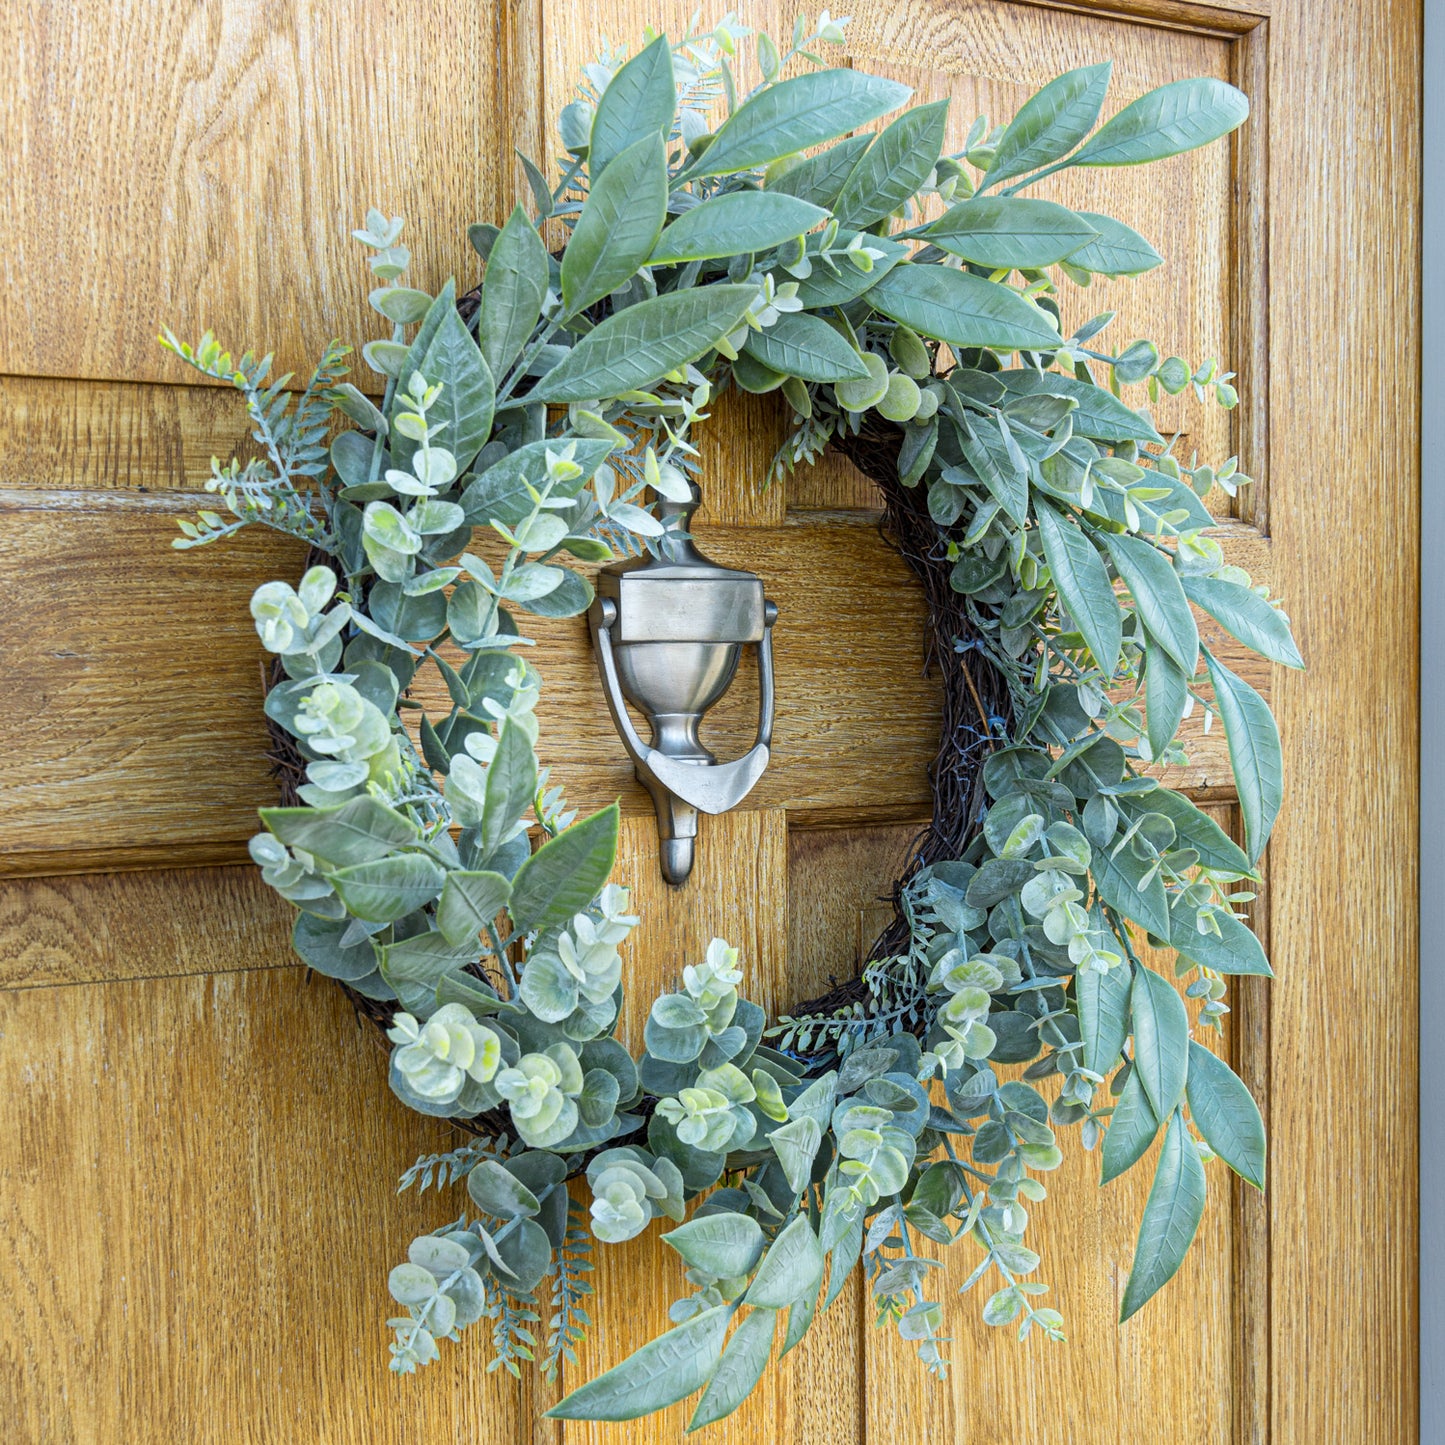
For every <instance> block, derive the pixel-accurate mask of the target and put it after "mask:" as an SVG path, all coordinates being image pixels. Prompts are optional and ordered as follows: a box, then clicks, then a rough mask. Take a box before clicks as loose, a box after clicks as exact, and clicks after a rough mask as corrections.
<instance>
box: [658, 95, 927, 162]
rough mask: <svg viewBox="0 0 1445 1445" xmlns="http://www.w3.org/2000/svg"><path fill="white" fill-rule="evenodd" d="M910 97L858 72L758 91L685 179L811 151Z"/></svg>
mask: <svg viewBox="0 0 1445 1445" xmlns="http://www.w3.org/2000/svg"><path fill="white" fill-rule="evenodd" d="M912 94H913V92H912V91H911V90H910V89H909V88H908V87H907V86H906V85H900V84H899V83H898V82H897V81H894V80H884V79H882V78H880V77H879V76H876V75H865V74H864V73H863V72H862V71H861V70H841V69H840V70H814V71H809V72H806V73H805V74H803V75H795V76H794V77H793V78H792V79H791V80H784V81H781V82H779V83H778V84H777V85H772V86H769V87H768V88H767V89H766V90H763V91H760V92H759V93H758V94H757V95H755V96H754V97H753V98H752V99H751V100H749V101H745V102H744V103H743V104H742V105H740V106H739V107H738V108H737V110H735V111H734V112H733V114H732V115H731V116H729V117H728V119H727V120H725V121H724V122H723V123H722V125H721V126H719V127H718V130H717V133H716V134H715V135H714V136H713V139H712V144H711V145H709V146H708V148H707V150H706V151H704V152H703V155H702V158H701V160H700V161H699V162H698V163H697V164H696V166H695V167H689V169H688V172H687V174H688V176H689V177H692V178H697V177H701V176H723V175H731V174H733V173H734V172H736V171H745V170H751V169H753V168H754V167H756V166H766V165H770V164H771V163H772V162H773V161H775V160H780V159H781V158H782V157H783V156H788V155H792V154H793V153H794V152H795V151H803V150H810V149H811V148H812V147H813V146H817V145H822V144H824V142H826V141H830V140H833V139H834V138H835V137H837V136H840V135H842V134H843V133H844V132H845V131H850V130H857V129H858V128H859V127H860V126H864V125H867V124H868V122H869V121H873V120H877V119H878V117H879V116H881V115H886V114H887V113H888V112H889V111H890V110H896V109H897V108H898V107H899V106H900V105H903V104H904V103H905V102H906V101H907V100H908V98H909V96H911V95H912Z"/></svg>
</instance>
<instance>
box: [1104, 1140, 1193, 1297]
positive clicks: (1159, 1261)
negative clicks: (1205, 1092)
mask: <svg viewBox="0 0 1445 1445" xmlns="http://www.w3.org/2000/svg"><path fill="white" fill-rule="evenodd" d="M1204 1191H1205V1183H1204V1165H1203V1164H1202V1163H1201V1162H1200V1158H1199V1150H1198V1148H1197V1147H1196V1146H1195V1143H1194V1140H1193V1138H1191V1137H1190V1134H1189V1130H1188V1129H1187V1128H1186V1127H1185V1124H1184V1117H1183V1115H1182V1114H1178V1113H1176V1114H1175V1115H1174V1117H1173V1118H1172V1119H1170V1121H1169V1128H1168V1130H1167V1132H1166V1133H1165V1135H1164V1147H1163V1148H1162V1149H1161V1150H1160V1151H1159V1165H1158V1167H1157V1168H1156V1169H1155V1171H1154V1183H1153V1185H1152V1186H1151V1188H1150V1190H1149V1200H1148V1202H1147V1203H1146V1204H1145V1206H1144V1218H1143V1219H1142V1221H1141V1222H1140V1224H1139V1242H1138V1244H1137V1246H1136V1247H1135V1250H1134V1264H1133V1267H1132V1268H1131V1269H1130V1271H1129V1282H1128V1284H1127V1285H1125V1287H1124V1301H1123V1305H1122V1306H1121V1308H1120V1310H1119V1323H1120V1324H1123V1323H1124V1321H1125V1320H1127V1319H1128V1318H1129V1317H1130V1316H1131V1315H1133V1314H1136V1313H1137V1312H1138V1311H1139V1310H1140V1309H1141V1308H1142V1307H1143V1305H1144V1304H1145V1303H1146V1302H1147V1301H1148V1300H1149V1299H1150V1298H1151V1297H1152V1296H1153V1295H1154V1294H1156V1293H1157V1292H1158V1291H1159V1290H1160V1289H1162V1288H1163V1286H1164V1285H1166V1284H1167V1283H1168V1282H1169V1281H1170V1280H1171V1279H1173V1278H1174V1276H1175V1274H1176V1273H1177V1272H1178V1270H1179V1266H1180V1265H1181V1264H1182V1263H1183V1262H1184V1256H1185V1254H1186V1253H1187V1252H1188V1250H1189V1246H1190V1244H1191V1243H1192V1242H1193V1239H1194V1235H1195V1233H1196V1231H1197V1230H1198V1229H1199V1220H1200V1217H1201V1216H1202V1215H1203V1213H1204Z"/></svg>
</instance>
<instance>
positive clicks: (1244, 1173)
mask: <svg viewBox="0 0 1445 1445" xmlns="http://www.w3.org/2000/svg"><path fill="white" fill-rule="evenodd" d="M1188 1094H1189V1116H1190V1118H1192V1119H1193V1120H1194V1123H1195V1125H1196V1126H1197V1128H1198V1129H1199V1132H1200V1133H1201V1134H1203V1135H1204V1140H1205V1142H1206V1143H1207V1144H1208V1145H1209V1147H1210V1148H1211V1149H1213V1150H1214V1152H1215V1153H1216V1154H1218V1155H1219V1157H1220V1158H1221V1159H1223V1160H1224V1162H1225V1163H1226V1164H1228V1165H1229V1167H1230V1168H1231V1169H1233V1170H1234V1172H1235V1173H1236V1174H1238V1175H1239V1177H1240V1178H1241V1179H1243V1180H1244V1181H1245V1183H1247V1184H1253V1185H1254V1187H1255V1188H1256V1189H1259V1190H1263V1188H1264V1164H1265V1140H1264V1120H1263V1119H1261V1118H1260V1116H1259V1105H1258V1104H1256V1103H1255V1102H1254V1099H1253V1097H1252V1096H1251V1094H1250V1092H1249V1090H1248V1089H1247V1088H1245V1086H1244V1080H1243V1079H1241V1078H1240V1077H1239V1075H1238V1074H1236V1073H1235V1072H1234V1070H1233V1069H1231V1068H1230V1067H1229V1065H1228V1064H1226V1063H1225V1062H1224V1060H1223V1059H1220V1058H1216V1057H1215V1055H1213V1054H1211V1053H1210V1052H1209V1050H1208V1049H1206V1048H1204V1047H1202V1046H1201V1045H1199V1044H1195V1043H1191V1044H1190V1045H1189V1090H1188Z"/></svg>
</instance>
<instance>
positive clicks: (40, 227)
mask: <svg viewBox="0 0 1445 1445" xmlns="http://www.w3.org/2000/svg"><path fill="white" fill-rule="evenodd" d="M11 13H12V19H11V20H10V22H9V23H8V24H7V27H6V30H7V43H6V44H5V46H4V47H3V52H0V94H3V96H4V101H3V104H0V138H3V144H4V147H5V153H6V155H7V156H8V157H9V158H10V161H11V166H10V182H9V184H8V185H7V186H6V188H5V195H4V199H3V201H0V208H3V209H0V217H3V220H4V224H5V228H6V231H7V233H8V234H9V235H11V236H12V237H14V241H13V244H12V246H11V248H10V251H9V253H8V256H7V260H6V276H7V284H6V286H5V287H4V294H3V299H0V372H9V373H15V374H20V375H31V376H70V377H88V378H92V379H104V378H116V377H120V376H127V377H130V378H133V379H136V380H151V381H156V380H168V381H175V380H192V379H194V378H193V375H192V373H190V372H189V371H188V369H186V368H185V367H183V366H182V365H181V363H180V362H178V361H176V360H174V359H173V358H169V357H167V356H166V355H165V353H163V352H162V351H161V349H160V348H159V347H158V346H157V345H156V341H155V336H156V331H157V329H158V327H159V326H160V325H161V324H162V323H163V322H164V323H165V324H168V325H170V326H171V327H172V328H173V329H174V330H175V331H177V332H178V333H179V334H181V335H182V336H185V337H186V338H188V339H194V337H196V336H199V334H200V333H201V331H202V330H204V329H205V328H206V327H211V328H213V329H214V330H215V331H216V333H217V335H218V336H220V337H221V338H222V340H223V341H224V342H225V344H226V345H228V346H232V347H234V348H235V349H236V350H237V351H238V352H239V351H240V350H243V349H244V348H245V347H247V346H258V347H260V348H261V349H262V350H268V349H274V350H275V352H276V354H277V363H278V370H282V371H305V370H307V369H309V367H310V366H311V365H312V363H313V362H314V359H315V356H316V354H317V353H318V352H319V350H320V348H321V347H323V346H324V345H325V344H326V342H327V341H328V340H330V338H331V337H332V336H334V335H335V334H336V331H337V328H338V323H339V321H340V320H341V319H342V318H345V323H344V324H343V329H345V326H346V325H354V324H357V323H359V322H361V321H362V320H363V318H365V317H366V316H367V315H368V314H369V313H368V310H367V308H366V294H367V291H368V290H369V289H370V284H371V283H372V281H373V278H372V277H371V273H370V271H368V270H367V268H366V266H365V264H364V261H365V253H364V252H363V250H362V248H361V247H360V246H358V245H357V244H356V243H355V242H354V241H352V240H351V239H350V236H349V232H350V230H351V228H352V227H353V226H355V225H359V224H361V217H362V215H363V213H364V211H365V208H366V206H367V205H377V206H381V207H383V208H385V209H386V211H387V214H388V215H403V216H406V217H407V218H408V226H407V230H406V233H405V240H406V243H407V244H408V245H409V246H410V247H411V249H412V251H413V253H414V254H415V256H416V261H415V264H414V267H413V272H412V275H413V276H414V278H415V284H417V285H420V286H423V287H425V288H427V289H430V290H434V289H435V288H436V287H437V286H439V285H440V284H441V282H442V281H444V280H445V279H446V277H447V276H449V275H452V274H454V273H455V274H456V275H457V276H458V277H459V279H461V278H465V282H466V284H468V285H470V284H472V281H473V280H474V279H475V277H476V275H477V274H478V272H479V270H480V263H479V262H478V260H477V258H476V256H475V254H474V253H473V252H472V251H471V249H470V247H469V246H468V244H467V239H466V227H467V224H468V223H469V222H471V221H477V220H486V219H492V218H497V219H500V213H501V211H502V209H503V207H504V206H505V207H506V209H510V207H511V204H512V201H513V199H514V198H515V196H516V195H517V194H518V189H517V188H518V185H519V184H520V183H521V175H520V172H519V171H518V169H517V166H516V162H515V160H514V158H513V155H512V134H511V118H512V117H513V116H514V115H515V114H516V113H517V111H518V110H519V109H522V108H523V107H519V106H517V105H516V104H515V102H514V98H513V96H512V95H511V90H512V86H513V84H514V78H513V77H512V76H511V75H510V74H509V73H508V72H507V70H506V68H505V67H506V63H507V61H508V60H509V58H510V49H511V43H510V40H509V38H508V36H507V35H506V33H505V28H506V27H505V21H506V17H507V13H508V7H507V6H506V5H505V4H502V3H487V4H483V5H473V4H465V3H459V0H425V3H423V4H421V5H419V6H418V5H403V4H399V3H397V0H357V3H355V4H351V5H347V6H331V5H317V4H312V3H308V0H264V3H261V4H256V5H227V4H223V3H221V0H207V3H203V4H198V5H190V4H153V3H144V0H125V3H122V4H115V5H111V4H102V3H99V0H85V3H82V4H79V5H75V6H71V7H68V8H66V9H64V10H54V9H52V8H50V7H49V6H35V7H30V8H28V9H21V10H16V11H13V12H11ZM443 77H444V78H445V82H444V83H440V82H441V81H442V78H443ZM102 157H103V158H104V164H101V163H99V162H100V160H101V158H102ZM373 320H374V323H375V324H374V325H370V326H369V327H368V328H367V335H368V336H371V335H375V336H380V335H382V334H384V328H385V323H383V322H382V321H381V319H380V318H379V317H376V318H373ZM362 339H366V338H365V337H363V338H362Z"/></svg>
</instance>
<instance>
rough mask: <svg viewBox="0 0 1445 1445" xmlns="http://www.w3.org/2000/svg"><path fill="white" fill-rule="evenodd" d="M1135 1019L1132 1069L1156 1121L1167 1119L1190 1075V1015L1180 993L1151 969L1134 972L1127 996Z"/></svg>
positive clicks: (1180, 1096)
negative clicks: (1136, 1074)
mask: <svg viewBox="0 0 1445 1445" xmlns="http://www.w3.org/2000/svg"><path fill="white" fill-rule="evenodd" d="M1129 1009H1130V1012H1131V1013H1132V1014H1133V1018H1134V1069H1135V1071H1136V1072H1137V1073H1138V1074H1139V1076H1140V1082H1141V1083H1142V1084H1143V1085H1144V1092H1145V1094H1146V1095H1148V1098H1149V1107H1150V1108H1151V1109H1153V1111H1154V1117H1155V1118H1156V1119H1167V1118H1168V1117H1169V1115H1170V1114H1172V1113H1173V1112H1174V1110H1175V1109H1176V1108H1177V1107H1178V1104H1179V1101H1180V1099H1182V1098H1183V1097H1184V1081H1185V1079H1186V1078H1187V1077H1188V1075H1189V1015H1188V1014H1187V1013H1186V1012H1185V1009H1184V1000H1183V999H1182V998H1180V997H1179V990H1178V989H1176V988H1175V987H1174V985H1173V984H1172V983H1170V982H1169V980H1168V979H1166V978H1161V977H1160V975H1159V974H1157V973H1155V972H1154V970H1153V969H1152V968H1144V967H1142V966H1141V967H1139V968H1137V969H1136V970H1135V972H1134V987H1133V989H1132V991H1131V992H1130V995H1129Z"/></svg>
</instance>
